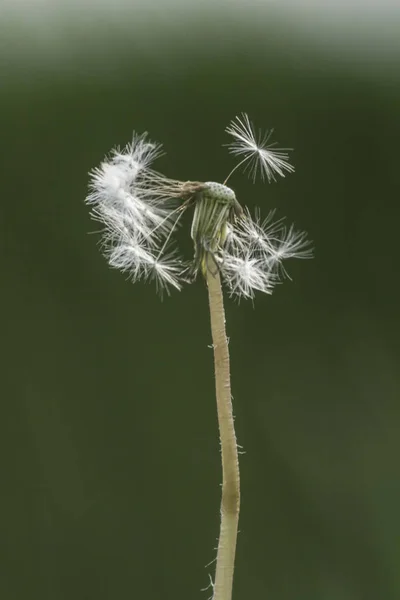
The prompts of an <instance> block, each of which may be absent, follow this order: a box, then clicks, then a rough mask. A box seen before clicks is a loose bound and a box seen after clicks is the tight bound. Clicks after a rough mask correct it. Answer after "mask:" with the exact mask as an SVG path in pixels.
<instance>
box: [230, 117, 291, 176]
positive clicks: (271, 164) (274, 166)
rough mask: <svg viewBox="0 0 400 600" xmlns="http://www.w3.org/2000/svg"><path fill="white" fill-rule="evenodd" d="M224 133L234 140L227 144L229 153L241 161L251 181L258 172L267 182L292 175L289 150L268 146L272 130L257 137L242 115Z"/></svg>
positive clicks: (247, 120) (252, 127)
mask: <svg viewBox="0 0 400 600" xmlns="http://www.w3.org/2000/svg"><path fill="white" fill-rule="evenodd" d="M226 132H227V133H229V135H231V136H232V137H233V138H234V141H233V142H231V143H230V144H228V148H229V151H230V152H231V153H232V154H234V155H235V156H238V157H239V158H241V159H242V163H243V164H245V169H246V170H247V171H248V172H249V175H250V176H251V178H252V179H253V181H254V180H255V179H256V177H257V174H258V172H260V175H261V178H262V179H264V178H265V177H266V178H267V179H268V181H269V182H271V181H276V175H280V176H281V177H284V176H285V172H287V173H293V171H294V167H293V166H292V165H291V164H290V163H289V155H288V151H289V150H290V148H274V146H275V143H272V144H268V142H269V140H270V138H271V135H272V133H273V129H271V130H270V131H267V132H266V133H264V134H263V133H262V132H261V131H260V132H259V133H258V135H257V133H256V131H255V129H254V125H253V124H252V122H251V121H250V119H249V117H248V115H247V114H246V113H242V115H241V116H238V117H236V118H235V119H233V121H231V123H230V124H229V126H228V127H227V128H226Z"/></svg>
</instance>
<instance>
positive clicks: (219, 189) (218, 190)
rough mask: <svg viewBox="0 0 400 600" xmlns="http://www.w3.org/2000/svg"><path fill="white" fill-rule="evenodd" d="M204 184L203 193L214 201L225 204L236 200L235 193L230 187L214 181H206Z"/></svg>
mask: <svg viewBox="0 0 400 600" xmlns="http://www.w3.org/2000/svg"><path fill="white" fill-rule="evenodd" d="M205 186H206V189H205V191H204V192H203V193H204V194H205V195H207V196H209V197H210V198H212V199H213V200H214V201H215V202H222V203H226V204H234V203H235V202H237V200H236V194H235V192H234V191H233V190H231V188H230V187H228V186H226V185H224V184H222V183H216V182H215V181H206V182H205Z"/></svg>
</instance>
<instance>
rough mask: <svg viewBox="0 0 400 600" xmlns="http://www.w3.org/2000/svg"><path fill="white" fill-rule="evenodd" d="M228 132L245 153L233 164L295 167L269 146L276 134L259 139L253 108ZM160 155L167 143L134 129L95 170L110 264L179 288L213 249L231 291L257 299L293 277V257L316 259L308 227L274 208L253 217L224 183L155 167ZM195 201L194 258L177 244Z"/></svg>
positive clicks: (96, 204) (93, 200)
mask: <svg viewBox="0 0 400 600" xmlns="http://www.w3.org/2000/svg"><path fill="white" fill-rule="evenodd" d="M227 132H228V133H229V134H231V135H233V137H234V138H235V141H234V142H233V143H231V144H230V145H229V147H230V151H231V152H233V154H234V155H236V156H238V157H239V158H241V159H242V160H241V161H240V162H239V163H238V164H237V165H236V167H235V168H234V169H233V171H235V170H236V169H237V168H238V167H240V166H241V165H243V166H244V167H245V168H246V167H249V166H250V169H251V172H252V176H253V178H254V177H255V176H256V174H257V173H258V172H260V174H261V177H263V178H264V177H266V178H267V179H268V181H271V180H275V179H276V177H277V176H278V175H280V176H284V175H285V173H290V172H292V171H293V167H292V166H291V165H290V164H289V162H288V157H287V154H286V153H285V151H283V150H277V149H271V146H267V142H268V140H269V135H270V134H267V135H266V136H264V137H262V136H261V134H260V136H259V138H256V136H255V133H254V128H253V126H252V124H251V122H250V120H249V118H248V116H247V115H246V114H242V115H241V116H240V117H237V118H236V119H235V120H234V121H232V122H231V124H230V126H229V127H228V128H227ZM161 154H162V148H161V145H160V144H157V143H154V142H152V141H150V140H149V139H148V137H147V134H144V135H137V134H134V135H133V139H132V142H131V143H130V144H128V145H127V146H126V147H125V148H123V149H120V148H117V149H115V150H113V151H112V152H111V154H110V155H109V156H108V157H106V158H105V159H104V160H103V162H102V163H101V164H100V166H99V167H97V168H95V169H94V170H93V171H92V172H91V174H90V190H89V194H88V196H87V198H86V202H87V204H89V205H90V206H91V214H92V217H93V218H94V219H95V220H97V221H100V222H101V223H102V224H103V226H104V229H103V236H102V240H101V247H102V250H103V253H104V254H105V256H106V258H107V260H108V262H109V264H110V266H111V267H113V268H115V269H119V270H121V271H123V272H125V273H127V274H128V276H129V277H130V279H131V280H132V281H137V280H140V279H143V280H154V281H155V282H156V285H157V287H158V288H159V289H160V290H167V291H168V290H169V289H170V288H171V287H173V288H176V289H178V290H180V289H181V287H182V285H183V284H184V283H187V282H189V281H192V280H193V276H196V275H197V273H198V272H199V271H202V272H203V274H204V273H205V271H204V269H205V268H207V267H206V266H205V265H206V264H207V260H206V256H207V254H212V255H213V257H214V262H215V264H216V265H218V268H219V270H220V273H221V276H222V278H223V281H224V282H225V285H226V287H227V288H228V291H229V293H230V294H232V295H236V296H239V297H245V298H253V297H254V294H255V292H257V291H259V292H263V293H267V294H269V293H271V292H272V290H273V288H274V286H275V285H276V284H277V283H278V282H279V281H280V279H282V277H284V276H287V273H286V270H285V268H284V266H283V262H284V261H285V260H286V259H289V258H311V256H312V251H311V248H310V244H309V242H308V240H307V237H306V234H305V233H303V232H298V231H296V230H295V229H294V227H293V226H289V227H287V226H286V225H285V224H284V222H283V220H282V219H281V220H278V221H275V222H274V220H273V217H274V211H270V212H269V214H268V215H267V217H266V218H265V219H261V217H260V214H259V212H258V211H256V214H255V216H254V217H253V216H252V215H251V214H250V212H249V210H248V209H247V208H245V209H243V208H242V207H241V205H240V204H239V202H238V201H237V199H236V195H235V193H234V192H233V190H232V189H230V188H228V187H227V186H226V185H225V184H221V183H215V182H206V183H202V182H192V181H186V182H183V181H179V180H175V179H169V178H167V177H165V176H164V175H162V174H160V173H158V172H157V171H155V170H154V169H153V163H154V161H155V160H156V159H157V158H158V157H159V156H161ZM233 171H232V172H231V174H232V173H233ZM228 178H229V177H228ZM191 207H192V208H194V216H193V224H192V228H191V235H192V238H193V242H194V257H193V259H192V261H185V260H183V259H182V258H181V256H180V255H179V252H178V250H177V249H176V248H174V247H173V245H174V242H175V240H176V236H175V233H176V229H177V227H178V226H179V224H180V217H181V216H182V214H183V213H184V212H185V211H186V210H187V209H190V208H191ZM189 275H190V276H191V277H189Z"/></svg>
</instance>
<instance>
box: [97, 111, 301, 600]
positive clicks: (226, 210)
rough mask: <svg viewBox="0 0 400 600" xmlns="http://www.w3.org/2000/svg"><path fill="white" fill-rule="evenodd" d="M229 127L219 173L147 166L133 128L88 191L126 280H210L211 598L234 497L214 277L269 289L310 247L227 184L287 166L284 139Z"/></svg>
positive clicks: (233, 515) (231, 284) (231, 526)
mask: <svg viewBox="0 0 400 600" xmlns="http://www.w3.org/2000/svg"><path fill="white" fill-rule="evenodd" d="M226 131H227V133H228V134H229V135H231V136H232V137H233V142H231V143H230V144H228V149H229V151H230V152H231V153H232V154H233V155H234V156H236V157H238V158H239V159H240V161H239V163H238V164H237V165H236V166H235V167H234V168H233V169H232V171H231V173H230V174H229V175H228V177H227V178H226V179H225V181H224V183H217V182H211V181H207V182H199V181H180V180H176V179H170V178H168V177H166V176H164V175H163V174H161V173H159V172H158V171H156V170H155V169H154V168H153V164H154V162H155V161H156V160H157V159H158V158H159V157H160V156H161V155H162V153H163V152H162V147H161V145H160V144H158V143H154V142H152V141H151V140H150V139H149V138H148V136H147V134H142V135H138V134H136V133H134V135H133V138H132V142H131V143H130V144H128V145H127V146H126V147H125V148H123V149H122V150H121V149H119V148H117V149H115V150H113V151H112V152H111V154H110V155H109V156H108V157H106V158H105V159H104V161H103V162H102V163H101V164H100V166H99V167H97V168H95V169H94V170H93V171H92V172H91V174H90V188H89V194H88V196H87V198H86V202H87V204H88V205H89V206H90V207H91V214H92V217H93V218H94V219H95V220H97V221H99V222H101V223H102V224H103V226H104V229H103V235H102V240H101V247H102V250H103V253H104V254H105V256H106V258H107V260H108V262H109V264H110V266H111V267H113V268H116V269H119V270H121V271H123V272H125V273H127V274H128V276H129V277H130V279H131V280H132V281H138V280H146V281H147V280H154V281H155V282H156V285H157V287H158V288H159V290H160V291H165V290H166V291H167V292H169V291H170V290H171V289H172V288H175V289H177V290H180V289H181V288H182V286H183V285H184V284H186V283H191V282H192V281H194V280H195V279H196V278H197V277H198V276H201V277H203V278H204V279H205V280H206V283H207V288H208V298H209V308H210V320H211V332H212V340H213V351H214V362H215V385H216V400H217V412H218V422H219V432H220V440H221V453H222V479H223V485H222V499H221V525H220V536H219V543H218V551H217V561H216V573H215V581H214V583H213V600H231V594H232V582H233V570H234V560H235V552H236V537H237V527H238V518H239V505H240V486H239V465H238V451H237V443H236V435H235V429H234V422H233V414H232V402H231V386H230V366H229V351H228V342H227V337H226V331H225V313H224V304H223V294H222V285H221V280H222V282H223V283H224V285H225V287H226V288H227V291H228V293H229V294H230V295H233V296H236V297H239V298H240V297H243V298H253V297H254V295H255V293H256V292H261V293H266V294H270V293H272V291H273V289H274V287H275V285H276V284H277V283H279V282H280V281H281V279H282V278H283V277H285V276H288V275H287V272H286V269H285V267H284V264H283V262H284V261H285V260H286V259H289V258H302V259H304V258H311V256H312V252H311V248H310V244H309V242H308V240H307V237H306V234H305V233H303V232H298V231H296V230H295V229H294V227H293V225H291V226H289V227H287V226H286V225H285V224H284V221H283V220H282V219H281V220H278V221H276V222H274V221H273V217H274V211H270V213H269V214H268V216H267V218H266V219H264V220H261V217H260V214H259V212H258V211H256V213H255V215H254V217H252V215H251V213H250V211H249V210H248V209H247V208H244V207H243V206H242V205H241V204H240V203H239V201H238V199H237V198H236V195H235V192H234V191H233V190H232V189H231V188H230V187H228V186H227V185H226V184H227V181H228V179H229V178H230V177H231V175H232V174H233V173H234V172H235V171H236V170H237V169H238V168H239V167H240V166H243V168H244V170H248V171H249V173H250V175H251V177H252V178H253V180H254V179H255V178H256V176H257V174H258V173H259V174H260V175H261V178H262V179H265V178H266V179H267V180H268V181H269V182H271V181H275V180H276V179H277V176H281V177H284V176H285V174H286V173H291V172H293V171H294V168H293V167H292V166H291V164H290V163H289V161H288V154H287V152H288V149H279V148H276V147H275V146H274V144H271V143H269V141H270V137H271V134H272V131H271V132H268V133H266V134H262V133H259V134H258V135H256V132H255V129H254V127H253V125H252V123H251V122H250V120H249V117H248V116H247V114H245V113H243V114H242V115H241V116H239V117H236V118H235V119H234V120H233V121H231V123H230V125H229V126H228V127H227V129H226ZM188 210H189V211H192V215H193V216H192V226H191V231H190V235H191V238H192V240H193V245H194V250H193V256H192V257H191V258H190V259H187V258H184V257H182V255H181V254H180V252H179V249H178V248H177V245H176V236H175V233H176V230H177V228H178V227H179V226H180V222H181V217H182V215H183V214H184V213H185V212H186V211H188Z"/></svg>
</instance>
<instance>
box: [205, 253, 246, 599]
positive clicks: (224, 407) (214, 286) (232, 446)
mask: <svg viewBox="0 0 400 600" xmlns="http://www.w3.org/2000/svg"><path fill="white" fill-rule="evenodd" d="M206 278H207V286H208V298H209V305H210V319H211V333H212V340H213V349H214V366H215V390H216V399H217V413H218V425H219V435H220V441H221V455H222V497H221V525H220V535H219V541H218V552H217V563H216V571H215V581H214V596H213V600H231V598H232V584H233V571H234V564H235V553H236V539H237V532H238V521H239V508H240V477H239V461H238V449H237V443H236V434H235V427H234V420H233V412H232V397H231V383H230V366H229V349H228V340H227V337H226V330H225V311H224V301H223V295H222V288H221V279H220V276H219V271H218V267H217V265H216V264H215V262H214V260H213V259H212V257H211V255H208V257H207V271H206Z"/></svg>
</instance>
